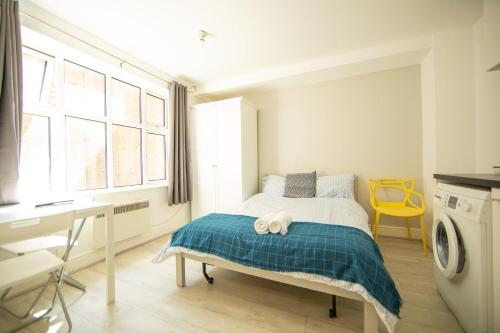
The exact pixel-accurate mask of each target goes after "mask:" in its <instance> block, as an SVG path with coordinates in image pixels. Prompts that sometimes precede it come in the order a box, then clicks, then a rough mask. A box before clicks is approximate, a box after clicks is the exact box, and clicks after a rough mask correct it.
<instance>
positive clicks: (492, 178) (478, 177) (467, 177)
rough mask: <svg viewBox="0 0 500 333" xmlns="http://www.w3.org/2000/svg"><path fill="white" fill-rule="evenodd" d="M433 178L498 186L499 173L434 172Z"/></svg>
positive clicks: (475, 184) (481, 185) (474, 184)
mask: <svg viewBox="0 0 500 333" xmlns="http://www.w3.org/2000/svg"><path fill="white" fill-rule="evenodd" d="M434 178H436V179H438V180H445V181H447V182H452V183H457V184H464V185H472V186H480V187H488V188H492V187H495V188H500V174H493V173H491V174H484V173H483V174H434Z"/></svg>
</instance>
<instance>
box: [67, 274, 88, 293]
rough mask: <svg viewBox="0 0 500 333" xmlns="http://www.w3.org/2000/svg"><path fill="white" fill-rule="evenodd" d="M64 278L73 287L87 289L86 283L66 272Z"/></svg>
mask: <svg viewBox="0 0 500 333" xmlns="http://www.w3.org/2000/svg"><path fill="white" fill-rule="evenodd" d="M62 280H63V282H65V283H67V284H69V285H70V286H72V287H75V288H77V289H80V290H81V291H85V285H84V284H83V283H81V282H80V281H78V280H76V279H75V278H74V277H72V276H71V275H69V274H68V273H66V272H64V273H63V276H62Z"/></svg>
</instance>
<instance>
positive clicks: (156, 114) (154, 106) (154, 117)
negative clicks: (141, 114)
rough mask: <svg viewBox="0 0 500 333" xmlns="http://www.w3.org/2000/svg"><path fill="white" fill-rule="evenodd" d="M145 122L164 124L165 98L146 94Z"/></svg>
mask: <svg viewBox="0 0 500 333" xmlns="http://www.w3.org/2000/svg"><path fill="white" fill-rule="evenodd" d="M146 122H147V123H150V124H154V125H160V126H163V125H165V100H164V99H161V98H158V97H155V96H153V95H150V94H146Z"/></svg>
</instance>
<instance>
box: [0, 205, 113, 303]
mask: <svg viewBox="0 0 500 333" xmlns="http://www.w3.org/2000/svg"><path fill="white" fill-rule="evenodd" d="M73 210H74V211H75V219H80V218H85V217H91V216H96V215H100V214H104V216H105V221H106V222H105V223H106V226H105V233H106V236H105V237H106V242H105V243H106V244H105V252H106V280H107V283H106V301H107V303H108V304H110V303H113V302H114V301H115V261H114V258H115V252H114V230H113V228H114V223H113V216H114V212H113V205H112V204H109V203H103V202H81V203H79V202H75V203H70V204H61V205H52V206H44V207H39V208H35V207H34V206H33V205H25V204H19V205H11V206H4V207H0V233H4V232H9V233H13V232H15V228H11V224H13V223H15V222H16V221H22V220H28V219H36V218H38V217H43V216H50V215H55V214H60V213H64V212H68V211H73Z"/></svg>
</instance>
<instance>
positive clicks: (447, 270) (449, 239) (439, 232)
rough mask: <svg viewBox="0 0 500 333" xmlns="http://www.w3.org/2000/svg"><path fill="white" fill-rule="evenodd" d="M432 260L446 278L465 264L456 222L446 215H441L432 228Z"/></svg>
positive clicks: (454, 273)
mask: <svg viewBox="0 0 500 333" xmlns="http://www.w3.org/2000/svg"><path fill="white" fill-rule="evenodd" d="M432 246H433V248H434V261H435V262H436V266H437V267H438V269H439V270H440V271H441V273H442V274H443V275H444V276H445V277H447V278H448V279H452V278H453V277H454V276H455V275H456V274H458V273H460V272H462V270H463V268H464V264H465V248H464V244H463V241H462V236H461V235H460V231H459V230H458V228H457V226H456V224H455V223H454V222H453V220H452V219H451V218H450V217H449V216H448V215H445V214H444V215H442V216H441V217H440V218H438V219H437V220H436V221H434V225H433V228H432Z"/></svg>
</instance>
